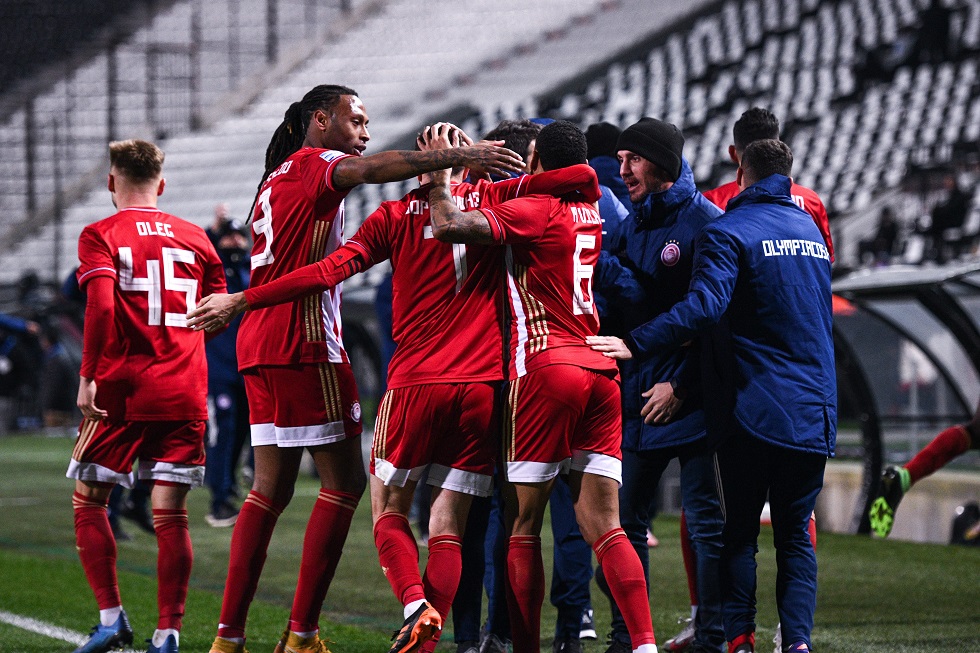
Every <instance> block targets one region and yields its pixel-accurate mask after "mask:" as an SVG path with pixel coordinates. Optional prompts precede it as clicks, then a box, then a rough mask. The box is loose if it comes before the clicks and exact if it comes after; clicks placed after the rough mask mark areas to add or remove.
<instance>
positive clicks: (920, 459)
mask: <svg viewBox="0 0 980 653" xmlns="http://www.w3.org/2000/svg"><path fill="white" fill-rule="evenodd" d="M971 442H972V439H971V438H970V433H969V431H967V430H966V427H964V426H963V425H962V424H957V425H956V426H951V427H949V428H948V429H946V430H945V431H943V432H942V433H940V434H939V435H937V436H936V437H935V438H934V439H933V441H932V442H930V443H929V444H927V445H926V446H925V448H924V449H923V450H922V451H920V452H919V453H917V454H915V457H913V458H912V460H910V461H909V462H908V463H907V464H906V465H905V469H907V470H909V478H910V480H911V482H912V483H913V484H914V483H916V482H917V481H918V480H919V479H921V478H924V477H926V476H929V474H932V473H933V472H935V471H936V470H937V469H940V468H942V467H943V466H944V465H945V464H946V463H948V462H949V461H951V460H952V459H953V458H956V457H957V456H960V455H962V454H964V453H966V452H967V451H969V449H970V444H971Z"/></svg>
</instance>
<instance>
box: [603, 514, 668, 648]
mask: <svg viewBox="0 0 980 653" xmlns="http://www.w3.org/2000/svg"><path fill="white" fill-rule="evenodd" d="M592 550H593V551H595V556H596V560H597V561H598V562H599V564H600V565H601V566H602V572H603V573H604V574H605V576H606V584H608V585H609V591H610V592H611V593H612V595H613V598H614V599H615V600H616V605H617V606H618V607H619V611H620V612H622V613H623V620H624V621H626V629H627V630H628V631H629V634H630V640H631V641H632V643H633V650H636V649H638V648H639V647H640V646H643V645H644V644H656V643H657V638H656V637H654V634H653V621H652V619H651V618H650V596H649V594H647V582H646V579H645V578H644V577H643V565H642V564H641V563H640V558H639V556H637V555H636V550H635V549H634V548H633V545H632V544H630V541H629V539H628V538H627V537H626V532H625V531H623V529H622V528H615V529H613V530H611V531H609V532H608V533H606V534H605V535H602V536H600V537H599V539H597V540H596V541H595V543H593V545H592Z"/></svg>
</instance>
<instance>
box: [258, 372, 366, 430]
mask: <svg viewBox="0 0 980 653" xmlns="http://www.w3.org/2000/svg"><path fill="white" fill-rule="evenodd" d="M242 376H243V377H244V378H245V394H246V395H248V412H249V422H250V423H251V425H252V446H253V447H259V446H262V445H267V444H276V445H279V446H280V447H313V446H317V445H321V444H329V443H331V442H339V441H340V440H344V439H346V438H349V437H353V436H356V435H360V433H361V404H360V402H358V400H357V384H356V383H355V382H354V372H353V371H351V366H350V364H348V363H310V364H308V365H262V366H258V367H250V368H248V369H246V370H243V371H242Z"/></svg>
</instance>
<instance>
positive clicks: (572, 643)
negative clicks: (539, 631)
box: [551, 637, 582, 653]
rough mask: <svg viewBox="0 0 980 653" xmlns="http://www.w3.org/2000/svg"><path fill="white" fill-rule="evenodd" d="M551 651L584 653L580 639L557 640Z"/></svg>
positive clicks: (565, 638) (564, 638)
mask: <svg viewBox="0 0 980 653" xmlns="http://www.w3.org/2000/svg"><path fill="white" fill-rule="evenodd" d="M551 650H552V651H554V653H582V642H580V641H579V638H578V637H563V638H561V639H555V641H554V643H553V644H552V645H551Z"/></svg>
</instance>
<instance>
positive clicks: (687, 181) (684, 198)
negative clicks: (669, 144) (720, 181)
mask: <svg viewBox="0 0 980 653" xmlns="http://www.w3.org/2000/svg"><path fill="white" fill-rule="evenodd" d="M697 190H698V189H697V186H696V185H695V184H694V173H693V172H692V171H691V166H689V165H688V163H687V159H681V176H680V177H678V178H677V181H675V182H674V185H673V186H671V187H670V188H668V189H667V190H665V191H662V192H659V193H650V194H649V195H647V196H646V197H645V198H644V199H643V201H642V202H640V203H636V202H634V203H633V213H634V214H635V215H636V222H637V224H643V223H644V222H647V221H649V220H655V221H662V220H663V219H664V218H665V217H667V216H668V215H669V214H671V213H673V212H674V211H675V209H676V208H677V207H678V206H680V205H681V204H684V203H685V202H688V201H690V200H691V198H692V197H694V194H695V193H697Z"/></svg>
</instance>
